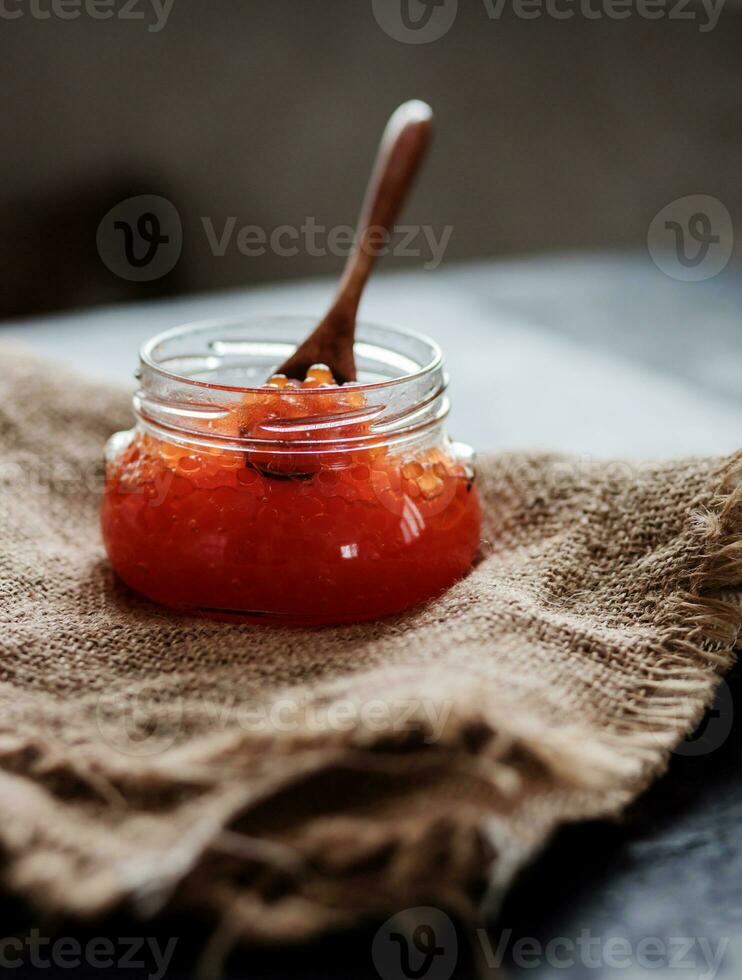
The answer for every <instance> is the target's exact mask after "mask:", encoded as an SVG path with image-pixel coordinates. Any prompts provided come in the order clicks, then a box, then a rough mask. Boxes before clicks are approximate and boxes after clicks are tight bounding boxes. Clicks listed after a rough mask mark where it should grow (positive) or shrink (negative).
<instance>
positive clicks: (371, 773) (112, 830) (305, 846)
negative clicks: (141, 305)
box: [0, 350, 742, 940]
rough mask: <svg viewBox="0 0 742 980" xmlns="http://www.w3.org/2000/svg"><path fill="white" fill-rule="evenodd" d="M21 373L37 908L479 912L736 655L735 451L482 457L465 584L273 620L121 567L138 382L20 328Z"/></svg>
mask: <svg viewBox="0 0 742 980" xmlns="http://www.w3.org/2000/svg"><path fill="white" fill-rule="evenodd" d="M0 390H1V391H2V397H1V398H0V467H1V468H2V469H1V473H2V479H1V480H0V484H1V485H0V490H1V491H2V492H1V493H0V541H1V542H2V544H1V545H0V548H1V554H0V561H1V562H2V576H1V579H0V595H1V605H0V612H1V615H2V632H1V633H0V645H1V647H2V658H1V662H0V853H1V854H2V862H3V863H2V868H3V878H4V883H5V885H6V887H9V888H10V889H13V890H15V891H17V892H19V893H23V894H25V895H26V896H27V897H29V898H30V899H31V900H33V901H35V902H36V903H37V904H38V905H39V906H40V907H41V908H42V909H44V910H47V911H58V912H61V913H72V914H75V915H77V914H79V915H92V914H96V913H101V912H104V911H107V910H110V909H111V908H113V907H115V906H117V905H119V904H120V903H122V902H123V903H128V904H129V905H131V906H133V907H134V908H135V909H136V910H138V911H140V912H142V913H143V914H145V915H148V914H154V913H155V912H157V911H158V910H159V909H161V908H162V907H163V906H166V905H169V906H170V907H173V906H175V907H188V908H190V909H192V910H196V911H198V912H202V913H203V914H204V916H213V918H214V920H215V921H218V922H219V923H220V924H221V930H222V934H223V935H235V936H245V937H248V938H256V939H263V940H265V939H268V940H273V939H275V940H279V939H280V940H284V939H299V938H302V937H306V936H309V935H311V934H314V933H317V932H319V931H322V930H325V929H328V928H333V927H338V926H343V925H345V924H350V923H353V922H356V921H358V920H360V919H362V918H364V917H372V916H373V917H376V916H380V915H387V914H390V913H392V912H394V911H397V910H400V909H403V908H406V907H409V906H414V905H421V904H435V905H439V906H443V907H445V908H447V909H450V910H453V911H455V912H457V913H459V914H461V915H463V916H465V917H473V916H474V915H475V914H476V912H477V910H478V909H480V908H481V907H482V904H483V903H485V904H486V903H488V902H489V903H490V904H491V903H492V902H496V901H497V900H498V898H499V896H500V895H501V894H502V892H503V890H504V889H505V888H506V887H507V885H508V883H509V881H510V880H511V879H512V877H513V875H514V874H515V872H516V871H517V870H518V868H519V867H521V866H522V865H523V863H524V862H525V861H527V860H528V859H529V858H530V857H532V856H533V855H534V853H535V852H536V851H537V850H538V849H539V848H540V847H541V846H542V845H543V844H544V842H545V841H546V840H547V839H548V837H549V835H550V834H551V833H552V831H553V830H554V828H555V827H556V826H557V825H559V824H560V823H562V822H565V821H576V820H582V819H585V818H594V817H597V816H600V815H609V814H615V813H617V812H618V811H619V810H620V809H621V808H622V807H624V806H625V805H626V804H627V803H628V802H629V801H630V800H631V799H632V798H633V797H635V796H636V794H637V793H639V792H640V791H641V790H642V789H643V788H644V787H646V786H647V784H648V783H649V782H650V781H651V780H652V778H653V777H655V776H656V775H657V774H658V773H660V772H661V771H662V769H663V767H665V765H666V764H667V761H668V757H669V754H670V751H671V749H672V747H673V746H674V745H675V744H676V743H678V742H679V740H681V739H682V738H683V737H684V736H685V735H686V734H687V733H688V732H690V731H691V730H692V729H693V727H694V725H696V723H697V722H698V721H699V720H700V718H701V716H702V713H703V711H704V708H705V706H707V705H708V703H709V701H710V699H711V697H712V695H713V690H714V686H715V683H716V681H717V679H718V675H719V672H721V671H723V670H724V669H725V668H727V667H728V666H729V665H730V663H731V662H732V659H733V656H734V654H733V650H734V647H735V643H736V641H737V638H738V635H739V629H740V625H741V623H742V616H741V614H740V608H741V607H740V588H741V587H742V586H741V583H742V542H741V541H740V537H741V535H740V530H741V528H742V488H741V487H740V471H741V469H742V458H740V457H736V458H735V459H727V460H724V459H689V460H683V461H679V462H670V463H667V462H664V463H646V464H641V465H637V464H628V463H606V462H596V461H589V460H581V459H570V458H564V457H560V456H554V455H525V454H524V455H520V454H513V455H507V456H498V457H493V458H487V459H483V460H481V461H480V476H479V479H480V488H481V492H482V497H483V506H484V517H485V530H484V544H483V551H482V556H481V560H480V561H479V562H478V564H477V565H476V567H475V568H474V569H473V571H472V572H471V574H470V575H469V576H468V578H467V579H466V580H465V581H462V582H460V583H459V584H458V585H456V586H455V587H454V588H452V589H451V590H450V591H449V592H448V593H447V594H446V595H445V596H443V597H442V598H440V599H438V600H436V601H434V602H432V603H430V604H429V605H428V606H427V607H425V608H423V609H420V610H418V611H416V612H414V613H412V614H410V615H407V616H404V617H401V618H397V619H393V620H391V621H386V622H378V623H374V624H371V625H359V626H355V627H350V628H342V629H330V630H321V631H299V630H297V631H288V630H272V629H269V628H257V627H250V626H235V625H229V624H219V623H213V622H208V621H203V620H198V619H193V618H187V617H186V618H182V617H181V618H179V617H176V616H173V615H170V614H169V613H168V612H166V611H164V610H163V609H160V608H156V607H154V606H152V605H150V604H148V603H145V602H144V601H140V600H138V599H137V598H136V597H135V596H133V595H132V594H131V593H130V592H128V591H127V590H126V589H125V588H123V587H122V586H120V585H118V584H117V582H116V580H115V578H114V576H113V575H112V573H111V571H110V569H109V568H108V566H107V564H106V560H105V557H104V553H103V548H102V545H101V541H100V537H99V531H98V503H99V491H100V479H99V477H100V467H99V461H100V458H101V451H102V446H103V443H104V441H105V439H106V438H107V437H108V436H109V435H110V433H111V432H113V431H114V430H116V429H119V428H128V427H129V425H130V424H131V414H130V407H129V399H128V396H127V395H125V394H123V393H121V392H118V391H112V390H109V389H106V388H103V387H97V386H94V385H90V384H87V383H83V382H81V381H80V380H79V379H77V378H74V377H72V376H66V375H64V374H63V373H62V372H61V371H59V370H58V369H57V367H56V366H55V365H52V364H50V363H47V362H42V361H38V360H35V359H32V358H30V357H28V356H27V355H25V354H21V353H20V352H18V351H15V352H12V351H9V350H6V351H5V352H4V357H3V370H2V379H1V380H0Z"/></svg>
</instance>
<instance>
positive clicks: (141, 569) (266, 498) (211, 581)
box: [102, 365, 480, 625]
mask: <svg viewBox="0 0 742 980" xmlns="http://www.w3.org/2000/svg"><path fill="white" fill-rule="evenodd" d="M294 388H295V389H296V394H294V392H293V390H292V391H289V390H288V389H294ZM306 389H321V390H317V391H313V390H310V391H307V390H306ZM325 389H326V390H325ZM302 390H303V392H304V393H303V394H302V393H301V392H302ZM364 412H365V404H364V397H363V393H362V390H359V389H357V388H355V387H354V386H352V385H351V386H346V387H338V386H336V385H334V381H333V378H332V375H331V374H330V372H329V370H328V369H327V368H326V367H324V366H322V365H317V366H315V367H314V368H312V369H311V370H310V372H309V373H308V375H307V379H306V381H305V382H304V383H303V384H299V383H297V382H294V381H291V380H289V379H287V378H282V377H281V376H274V377H272V378H271V379H270V380H269V381H268V382H267V384H266V386H265V387H264V389H261V390H260V391H259V392H258V391H252V392H249V393H246V394H245V395H244V396H243V398H242V399H241V400H240V401H238V402H236V403H235V404H234V405H233V406H231V408H230V411H229V412H228V413H227V414H226V417H224V418H218V419H215V420H214V421H213V422H211V423H210V427H211V429H212V431H213V432H214V433H216V434H219V435H221V436H231V437H236V438H237V439H239V440H242V442H241V443H240V445H242V444H244V446H245V448H244V451H237V450H235V449H234V448H230V449H218V448H211V447H210V448H208V449H200V448H199V449H196V448H195V447H193V446H190V447H189V446H181V445H175V444H173V443H169V442H167V441H163V440H162V439H159V438H154V437H153V436H151V435H149V434H147V433H146V432H145V431H143V430H141V429H136V430H134V434H133V436H132V437H131V438H130V439H129V441H128V444H126V445H125V446H124V447H123V448H121V449H120V450H119V451H118V452H117V453H114V455H113V458H112V459H110V460H109V464H108V471H107V481H106V491H105V496H104V502H103V509H102V528H103V536H104V540H105V544H106V548H107V550H108V554H109V556H110V559H111V561H112V563H113V566H114V568H115V569H116V571H117V572H118V574H119V575H120V576H121V578H122V579H123V580H124V581H125V582H126V583H127V584H128V585H130V586H131V587H132V588H134V589H135V590H136V591H138V592H140V593H141V594H143V595H145V596H147V597H148V598H150V599H153V600H155V601H156V602H160V603H163V604H165V605H167V606H171V607H175V608H178V609H182V610H187V611H190V612H195V613H200V614H205V615H210V616H215V617H217V618H230V619H233V618H236V619H238V620H243V621H268V622H274V623H284V624H293V625H326V624H332V623H343V622H353V621H358V620H364V619H374V618H377V617H380V616H385V615H388V614H390V613H396V612H401V611H402V610H404V609H407V608H409V607H411V606H415V605H417V604H419V603H421V602H423V601H425V600H426V599H429V598H431V597H432V596H435V595H437V594H439V593H440V592H442V591H443V590H444V589H445V588H447V587H448V586H450V585H451V584H452V583H453V582H454V581H455V580H456V579H458V578H460V577H461V576H462V575H464V574H465V572H466V571H467V569H468V568H469V566H470V565H471V562H472V559H473V557H474V554H475V552H476V549H477V547H478V542H479V533H480V515H479V504H478V500H477V491H476V487H475V486H474V475H473V472H472V471H471V468H470V465H469V464H468V463H467V462H466V461H465V460H462V459H460V458H459V457H458V456H457V455H456V454H455V453H454V452H453V451H452V450H450V449H449V448H448V445H447V444H443V445H440V444H436V445H434V446H430V445H428V446H427V447H426V448H421V449H419V450H416V451H414V452H411V451H407V452H406V453H405V452H401V451H397V450H395V447H394V444H393V442H392V443H391V444H389V443H385V442H383V441H379V440H378V439H377V440H374V439H373V437H372V434H371V430H370V423H369V420H368V418H364ZM293 423H297V424H295V425H294V424H293ZM299 423H301V424H299ZM312 426H319V427H323V426H324V427H328V426H329V431H331V432H332V437H331V438H332V441H331V444H330V443H328V448H327V450H325V449H324V447H321V448H320V449H318V448H317V443H316V441H315V442H313V443H312V447H313V448H312V450H311V452H307V451H304V450H303V448H302V447H300V446H299V445H298V444H297V440H306V439H307V431H308V428H309V429H311V427H312ZM319 431H323V430H322V429H321V428H320V430H319ZM324 431H327V429H325V430H324ZM253 442H254V444H253ZM292 446H295V447H296V451H293V448H292Z"/></svg>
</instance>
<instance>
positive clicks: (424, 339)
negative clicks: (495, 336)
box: [139, 313, 443, 397]
mask: <svg viewBox="0 0 742 980" xmlns="http://www.w3.org/2000/svg"><path fill="white" fill-rule="evenodd" d="M274 320H276V321H280V322H281V323H284V324H286V323H291V322H296V323H299V322H303V323H306V321H307V320H310V321H314V322H317V323H319V318H318V317H315V316H311V317H310V316H308V315H307V314H271V313H266V314H250V315H248V316H237V317H213V318H210V319H204V320H193V321H190V322H188V323H184V324H181V325H179V326H176V327H171V328H170V329H168V330H163V331H161V332H160V333H158V334H155V336H154V337H150V339H149V340H147V341H145V343H143V344H142V346H141V347H140V350H139V360H140V363H141V365H142V366H145V367H146V368H147V369H148V370H150V371H153V372H155V373H156V374H158V375H160V376H162V377H164V378H167V379H169V380H171V381H176V382H178V383H179V384H188V385H193V386H194V387H196V388H199V389H211V390H214V391H225V392H235V393H238V394H253V393H261V392H264V391H265V385H226V384H218V383H215V382H213V381H204V380H199V379H197V378H191V377H188V375H187V374H182V373H179V372H177V371H171V370H169V369H168V368H166V367H163V366H162V364H160V363H159V362H158V361H157V360H156V359H155V357H154V355H153V352H154V350H155V348H156V347H158V346H160V345H162V344H164V343H167V342H169V341H173V340H177V339H179V338H182V337H186V336H188V335H189V334H193V335H196V334H198V333H201V332H204V331H207V330H211V329H219V328H233V327H237V326H246V327H249V326H256V325H258V324H260V323H261V322H262V323H270V322H271V321H274ZM365 328H369V329H371V330H383V331H385V332H388V333H389V334H391V335H394V336H398V337H402V338H406V339H409V340H413V341H417V342H419V343H421V344H424V345H426V346H427V347H428V348H429V350H430V358H429V360H428V361H427V362H426V363H425V364H421V365H420V367H419V368H418V369H417V370H415V371H410V372H408V373H406V374H400V375H399V376H397V377H393V378H388V379H384V380H382V381H369V382H353V383H352V386H353V390H354V391H378V390H383V389H388V388H394V387H395V386H398V385H404V384H408V383H409V382H411V381H416V380H418V379H420V378H423V377H425V376H426V375H429V374H431V373H432V372H434V371H437V370H440V369H441V368H442V366H443V351H442V349H441V347H440V345H439V344H438V343H437V342H436V341H435V340H433V339H432V338H431V337H428V336H427V335H426V334H424V333H421V332H419V331H417V330H409V329H403V328H401V327H388V326H383V325H382V324H377V323H371V322H369V321H363V320H359V321H358V323H357V334H356V336H357V337H358V334H362V332H363V330H364V329H365ZM359 342H362V341H359V340H358V339H356V345H358V343H359ZM338 387H341V386H338ZM327 390H328V389H327V388H324V389H322V388H304V389H301V390H300V391H301V395H302V396H309V397H311V396H313V395H319V394H322V393H325V394H326V393H327ZM275 394H277V395H279V396H280V395H286V396H290V395H294V396H296V394H297V389H296V388H284V389H280V388H277V389H275Z"/></svg>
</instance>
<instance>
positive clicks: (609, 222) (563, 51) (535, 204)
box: [0, 0, 742, 317]
mask: <svg viewBox="0 0 742 980" xmlns="http://www.w3.org/2000/svg"><path fill="white" fill-rule="evenodd" d="M27 2H28V0H7V6H8V8H10V9H13V10H15V9H16V7H15V4H16V3H18V4H20V5H21V9H23V10H24V11H25V13H24V16H22V17H20V18H18V19H13V20H4V19H3V20H1V21H0V73H2V74H1V76H0V77H1V80H2V92H3V98H2V100H0V132H2V134H3V152H2V154H0V214H2V216H3V217H2V222H3V227H2V235H1V236H0V262H2V267H3V269H4V272H5V275H4V277H3V279H4V281H3V285H2V291H1V292H0V317H1V316H3V315H4V316H11V315H16V316H18V315H25V314H28V313H33V312H38V311H39V310H44V309H63V308H67V307H76V306H80V305H88V304H92V303H96V302H104V301H112V300H118V299H124V298H139V297H144V298H147V297H153V296H157V295H161V294H163V293H168V294H177V293H181V292H185V291H197V290H204V289H212V288H219V287H234V286H239V285H250V284H254V283H259V282H263V281H268V280H276V279H287V278H296V277H302V276H314V275H318V274H331V273H334V272H335V271H336V270H337V269H338V268H339V266H340V264H341V260H340V259H339V258H337V257H333V256H326V257H319V258H317V257H312V256H309V255H307V254H305V253H304V252H302V253H301V254H299V255H297V256H295V257H292V258H285V257H281V256H277V255H274V254H267V255H265V256H263V257H258V258H246V257H244V256H242V255H241V254H240V253H239V252H238V251H237V249H236V248H234V247H232V248H230V249H229V250H228V252H227V254H226V255H225V256H224V257H222V258H215V257H214V256H213V255H212V254H211V253H210V250H209V248H208V245H207V242H206V239H205V235H204V233H203V229H202V227H201V223H200V220H199V219H200V218H201V217H202V216H209V217H211V218H212V219H213V221H214V223H215V225H217V227H221V225H222V223H223V222H224V221H225V220H226V218H227V217H229V216H235V217H237V219H238V224H239V225H242V224H257V225H260V226H261V227H264V228H266V229H268V230H270V229H273V228H275V227H276V226H278V225H281V224H290V225H299V224H300V223H301V222H302V221H303V219H304V218H305V217H306V216H308V215H311V216H313V217H315V218H316V220H317V221H318V222H319V223H321V224H325V225H328V226H332V225H337V224H348V223H353V222H354V221H355V219H356V215H357V211H358V205H359V200H360V195H361V192H362V189H363V185H364V182H365V180H366V176H367V173H368V170H369V167H370V162H371V159H372V156H373V153H374V151H375V146H376V142H377V139H378V136H379V133H380V131H381V128H382V126H383V124H384V122H385V120H386V118H387V116H388V114H389V113H390V112H391V110H392V109H393V108H394V107H395V105H397V104H398V103H399V102H401V101H403V100H405V99H407V98H410V97H419V98H424V99H427V100H428V101H429V102H430V103H431V104H432V105H433V106H434V107H435V110H436V113H437V116H438V134H437V142H436V145H435V151H434V153H433V154H432V156H431V158H430V161H429V164H428V166H427V167H426V170H425V173H424V175H423V177H422V180H421V182H420V185H419V188H418V190H417V192H416V194H415V196H414V199H413V201H412V202H411V204H410V207H409V208H408V210H407V212H406V214H405V220H406V221H409V222H412V223H426V224H427V223H430V224H432V225H434V226H436V227H437V228H440V227H442V226H444V225H452V226H453V238H452V241H451V244H450V247H449V249H448V253H447V259H448V260H451V261H453V260H458V259H465V258H472V257H479V256H496V255H503V254H509V255H513V254H517V255H520V254H524V253H530V252H536V251H543V250H563V249H573V248H589V247H596V246H597V247H602V248H605V247H627V246H634V247H643V243H644V241H645V238H646V232H647V228H648V226H649V224H650V222H651V220H652V217H653V216H654V215H655V213H656V212H657V211H658V210H659V209H660V208H661V207H662V206H663V205H665V204H666V203H667V202H668V201H671V200H673V199H675V198H677V197H681V196H683V195H686V194H691V193H703V194H710V195H713V196H715V197H718V198H719V199H720V200H721V201H723V202H724V204H725V205H726V207H727V208H728V209H729V211H730V212H731V214H732V216H733V218H734V219H735V221H736V222H737V223H739V222H740V220H742V182H741V181H740V179H739V175H740V164H741V163H742V125H740V120H741V119H742V84H741V82H742V57H741V55H740V52H741V51H742V13H741V12H740V7H739V5H738V4H736V0H726V4H725V5H724V8H723V13H722V15H721V18H720V20H719V23H718V25H717V26H716V28H715V29H714V30H712V31H706V32H704V31H703V30H701V28H702V27H704V26H705V25H706V22H707V15H706V14H705V13H704V12H703V8H702V7H701V5H700V3H696V4H690V5H689V6H687V7H686V8H684V10H683V11H682V13H683V15H684V16H686V17H692V18H695V19H673V20H668V19H666V18H665V19H661V20H656V21H649V20H646V19H643V18H642V17H640V16H638V15H637V14H636V13H632V14H631V16H629V17H628V18H627V19H624V20H613V19H609V18H607V17H604V18H602V19H599V20H589V19H586V18H585V17H584V16H582V15H580V14H579V13H578V14H577V15H576V16H575V17H573V18H571V19H569V20H562V21H559V20H554V19H553V18H550V17H546V16H541V17H539V18H537V19H529V20H525V19H521V18H519V17H517V16H515V15H514V14H513V12H512V8H511V4H510V2H509V0H508V3H507V4H506V7H505V11H504V13H503V15H502V17H501V18H500V19H499V20H491V19H490V18H489V17H488V15H487V13H486V10H485V6H484V4H483V2H481V0H459V10H458V16H457V19H456V21H455V23H454V25H453V27H452V28H451V30H450V31H449V32H448V33H447V34H446V35H445V36H444V37H443V38H441V39H440V40H438V41H436V42H435V43H431V44H424V45H409V44H403V43H400V42H399V41H397V40H394V39H392V38H390V37H389V36H387V34H385V33H384V32H383V31H382V29H381V28H380V27H379V25H378V23H377V21H376V19H375V18H374V15H373V12H372V6H371V0H209V2H208V3H203V2H197V0H174V6H173V9H172V12H171V14H170V17H169V20H168V21H167V24H166V26H165V27H164V29H163V30H161V31H160V32H159V33H151V32H149V31H148V30H147V26H148V25H149V24H150V23H152V22H153V21H154V17H153V16H152V13H151V8H150V0H138V3H139V6H137V7H136V8H135V9H136V11H137V12H140V11H141V12H142V13H144V14H145V15H146V17H145V20H132V21H121V20H118V19H112V20H108V21H97V20H92V19H90V18H89V17H87V16H81V17H79V18H78V19H75V20H69V21H62V20H59V19H58V18H54V17H52V18H50V19H48V20H44V21H40V20H36V19H34V18H33V17H32V16H31V15H30V13H29V12H28V8H27V6H26V5H27ZM50 2H51V0H42V3H44V4H48V3H50ZM398 2H399V0H389V4H391V5H392V6H393V5H394V3H398ZM414 2H417V0H414ZM565 2H568V0H559V3H560V4H562V5H563V4H564V3H565ZM676 2H677V0H668V3H669V4H671V8H668V9H672V7H674V4H675V3H676ZM116 3H117V4H118V5H119V6H120V4H119V0H116ZM598 3H599V0H593V6H595V5H597V4H598ZM143 193H157V194H162V195H164V196H166V197H167V198H169V199H170V200H172V201H173V203H174V204H175V205H176V207H177V208H178V210H179V212H180V213H181V216H182V219H183V225H184V249H183V255H182V257H181V260H180V262H179V263H178V265H177V266H176V268H175V269H174V270H173V272H172V273H170V274H169V275H168V276H166V277H165V278H164V279H160V280H157V281H155V282H153V283H143V284H137V283H131V282H127V281H125V280H121V279H117V278H116V276H114V275H113V274H112V273H110V272H109V271H108V270H107V269H106V268H105V266H103V264H102V263H101V261H100V259H99V257H98V255H97V254H96V251H95V231H96V228H97V225H98V222H99V221H100V219H101V217H102V216H103V215H104V214H105V212H106V211H108V209H109V208H110V207H112V206H113V205H114V204H116V203H117V202H118V201H120V200H121V199H124V198H127V197H129V196H131V195H134V194H143ZM416 261H417V263H419V260H415V259H409V260H404V259H399V260H397V264H399V265H407V266H409V265H411V264H416ZM394 264H395V263H394V260H389V266H390V267H393V266H394Z"/></svg>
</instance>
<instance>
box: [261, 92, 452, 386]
mask: <svg viewBox="0 0 742 980" xmlns="http://www.w3.org/2000/svg"><path fill="white" fill-rule="evenodd" d="M432 122H433V110H432V109H431V108H430V106H429V105H427V104H426V103H425V102H418V101H417V100H413V101H412V102H405V103H404V105H401V106H400V107H399V109H397V111H396V112H395V113H394V115H393V116H392V117H391V119H390V120H389V122H388V124H387V127H386V129H385V130H384V135H383V137H382V139H381V144H380V146H379V152H378V155H377V157H376V163H375V165H374V169H373V172H372V173H371V178H370V180H369V184H368V189H367V191H366V198H365V200H364V202H363V208H362V209H361V216H360V218H359V219H358V229H357V234H356V245H355V247H354V249H353V252H352V253H351V255H350V256H349V258H348V261H347V263H346V265H345V270H344V271H343V276H342V278H341V280H340V285H339V287H338V291H337V294H336V296H335V299H334V301H333V304H332V306H331V307H330V309H329V310H328V312H327V314H326V316H325V318H324V319H323V320H322V322H321V323H320V324H319V326H318V327H316V329H315V330H314V331H313V333H311V334H310V335H309V337H307V339H306V340H305V341H304V343H303V344H301V345H300V346H299V347H298V348H297V349H296V351H295V352H294V353H293V354H292V355H291V357H290V358H289V359H288V360H287V361H286V362H285V363H284V364H283V365H282V366H281V367H280V368H278V371H277V373H278V374H283V375H285V376H286V377H287V378H295V379H298V380H299V381H303V380H304V378H305V377H306V374H307V371H308V370H309V368H310V367H311V366H312V365H313V364H326V365H327V367H329V369H330V371H331V372H332V375H333V377H334V378H335V380H336V382H337V383H338V384H345V383H346V382H348V381H355V380H356V363H355V357H354V356H353V341H354V337H355V329H356V316H357V314H358V304H359V303H360V301H361V295H362V293H363V290H364V287H365V285H366V282H367V281H368V277H369V276H370V275H371V270H372V269H373V267H374V264H375V262H376V259H377V257H378V255H379V251H380V249H382V248H383V247H384V245H385V244H386V242H387V241H388V237H389V234H390V233H391V231H392V229H393V227H394V222H395V219H396V217H397V215H398V213H399V210H400V208H401V206H402V203H403V201H404V199H405V197H406V195H407V192H408V191H409V189H410V187H411V186H412V182H413V180H414V178H415V175H416V173H417V170H418V168H419V166H420V162H421V160H422V158H423V156H424V154H425V150H426V149H427V147H428V144H429V142H430V136H431V132H432Z"/></svg>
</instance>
